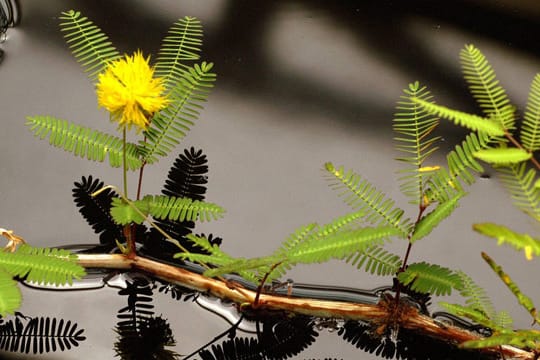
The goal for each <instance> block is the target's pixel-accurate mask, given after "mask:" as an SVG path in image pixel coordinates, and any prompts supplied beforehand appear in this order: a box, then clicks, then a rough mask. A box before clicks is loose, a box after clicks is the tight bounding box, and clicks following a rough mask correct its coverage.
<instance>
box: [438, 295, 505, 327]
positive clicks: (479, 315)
mask: <svg viewBox="0 0 540 360" xmlns="http://www.w3.org/2000/svg"><path fill="white" fill-rule="evenodd" d="M439 305H440V306H441V307H443V308H444V309H445V310H446V311H448V312H449V313H450V314H453V315H456V316H459V317H465V318H468V319H470V320H472V321H473V322H474V323H476V324H480V325H483V326H486V327H488V328H490V329H493V330H496V331H505V328H503V327H499V326H498V325H497V324H496V323H495V322H494V321H492V320H491V319H490V318H489V316H488V315H487V314H486V313H484V312H483V311H482V310H479V309H476V308H473V307H471V306H464V305H459V304H449V303H447V302H444V301H441V302H439Z"/></svg>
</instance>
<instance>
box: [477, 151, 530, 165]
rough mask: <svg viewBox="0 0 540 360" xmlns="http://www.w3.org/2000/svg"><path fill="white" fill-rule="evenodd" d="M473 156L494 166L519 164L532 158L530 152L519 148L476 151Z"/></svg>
mask: <svg viewBox="0 0 540 360" xmlns="http://www.w3.org/2000/svg"><path fill="white" fill-rule="evenodd" d="M473 155H474V156H475V157H476V158H478V159H480V160H482V161H485V162H487V163H490V164H494V165H508V164H519V163H521V162H524V161H527V160H529V159H530V158H531V157H532V154H531V153H530V152H528V151H526V150H523V149H518V148H496V149H484V150H478V151H476V152H475V153H474V154H473Z"/></svg>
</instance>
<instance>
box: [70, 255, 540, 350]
mask: <svg viewBox="0 0 540 360" xmlns="http://www.w3.org/2000/svg"><path fill="white" fill-rule="evenodd" d="M77 256H78V263H79V265H81V266H84V267H86V268H108V269H117V270H138V271H142V272H145V273H147V274H150V275H152V276H153V277H156V278H158V279H161V280H164V281H167V282H169V283H171V284H176V285H180V286H183V287H187V288H189V289H192V290H196V291H200V292H203V293H206V294H210V295H214V296H216V297H219V298H221V299H226V300H230V301H232V302H234V303H236V304H238V305H243V304H251V305H253V303H254V301H255V299H256V297H257V293H256V292H255V291H251V290H248V289H245V288H240V287H238V285H236V286H232V284H231V283H228V282H224V281H221V280H218V279H212V278H208V277H205V276H203V275H200V274H197V273H194V272H190V271H188V270H185V269H182V268H179V267H176V266H172V265H168V264H163V263H160V262H157V261H154V260H150V259H147V258H144V257H142V256H138V255H135V256H133V257H131V258H130V257H128V256H126V255H121V254H91V255H90V254H79V255H77ZM400 306H401V307H402V308H401V311H399V314H400V315H399V317H398V318H396V317H395V316H396V313H397V312H396V311H395V304H394V302H391V303H388V302H387V301H384V300H381V301H380V302H379V303H378V304H360V303H351V302H343V301H331V300H319V299H306V298H295V297H290V296H280V295H270V294H259V298H258V306H257V308H258V309H266V310H277V311H287V312H292V313H297V314H304V315H308V316H316V317H323V318H336V319H346V320H357V321H367V322H370V323H372V324H374V325H375V326H380V325H383V324H387V323H389V322H391V323H396V322H397V324H398V325H399V326H400V327H402V328H406V329H410V330H414V331H417V332H418V333H420V334H422V335H424V336H429V337H434V338H437V339H442V340H445V341H448V342H451V343H462V342H464V341H467V340H478V339H482V338H483V337H482V336H480V335H479V334H476V333H472V332H470V331H468V330H466V329H463V328H460V327H455V326H452V325H447V324H442V323H440V322H438V321H436V320H434V319H432V318H430V317H429V316H426V315H423V314H421V313H419V311H418V309H416V308H414V307H412V306H410V305H408V304H407V303H400ZM238 308H241V306H239V307H238ZM478 351H480V352H484V353H498V352H499V349H498V348H496V349H479V350H478ZM502 352H503V353H504V354H505V355H507V356H510V357H513V358H516V359H531V360H532V359H534V358H535V355H534V353H532V352H528V351H524V350H521V349H518V348H515V347H512V346H502Z"/></svg>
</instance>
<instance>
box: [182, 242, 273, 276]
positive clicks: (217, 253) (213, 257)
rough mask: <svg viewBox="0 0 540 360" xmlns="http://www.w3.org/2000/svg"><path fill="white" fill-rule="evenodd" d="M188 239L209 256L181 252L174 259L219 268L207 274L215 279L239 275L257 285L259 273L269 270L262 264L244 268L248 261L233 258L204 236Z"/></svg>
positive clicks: (206, 273)
mask: <svg viewBox="0 0 540 360" xmlns="http://www.w3.org/2000/svg"><path fill="white" fill-rule="evenodd" d="M186 238H187V239H188V240H190V241H191V242H193V244H195V245H196V246H198V247H200V248H201V249H203V250H204V251H205V252H207V253H208V254H200V253H185V252H181V253H177V254H175V255H174V258H176V259H178V258H180V259H183V260H189V261H193V262H198V263H202V264H208V265H212V266H218V268H217V269H216V271H214V272H211V271H210V270H207V271H206V272H205V275H206V276H209V277H215V276H219V275H221V274H224V273H237V274H239V275H240V276H242V277H243V278H244V279H246V280H249V281H251V282H253V283H257V282H259V280H260V279H261V277H260V276H259V271H262V272H264V271H265V270H267V269H269V268H268V267H264V266H263V264H261V263H259V264H257V266H244V264H243V263H244V262H245V261H247V259H243V258H242V259H239V258H233V257H232V256H230V255H229V254H227V253H225V252H224V251H223V250H221V249H220V248H219V247H218V246H217V245H213V244H211V243H210V242H209V241H208V239H207V238H205V237H204V236H195V235H193V234H188V235H186ZM231 265H232V266H231ZM221 267H223V271H220V270H219V269H221ZM253 269H256V270H253Z"/></svg>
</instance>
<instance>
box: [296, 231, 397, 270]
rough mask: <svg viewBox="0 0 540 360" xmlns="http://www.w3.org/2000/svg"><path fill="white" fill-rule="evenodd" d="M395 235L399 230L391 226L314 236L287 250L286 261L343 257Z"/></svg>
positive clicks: (323, 259) (301, 261) (299, 261)
mask: <svg viewBox="0 0 540 360" xmlns="http://www.w3.org/2000/svg"><path fill="white" fill-rule="evenodd" d="M396 235H399V230H397V229H396V228H394V227H391V226H387V227H379V228H370V227H368V228H362V229H357V230H346V231H340V232H337V233H335V234H332V235H330V236H328V237H324V238H315V239H313V240H310V241H304V242H302V243H300V244H298V245H297V246H296V247H294V248H292V249H290V250H289V252H288V253H287V258H286V261H288V262H291V263H293V264H297V263H305V264H309V263H321V262H325V261H328V260H330V259H343V258H345V257H346V256H348V255H349V254H350V253H353V252H357V251H363V250H364V249H366V248H368V247H370V246H373V245H374V244H376V243H382V242H383V240H384V239H387V238H389V237H391V236H396Z"/></svg>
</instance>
